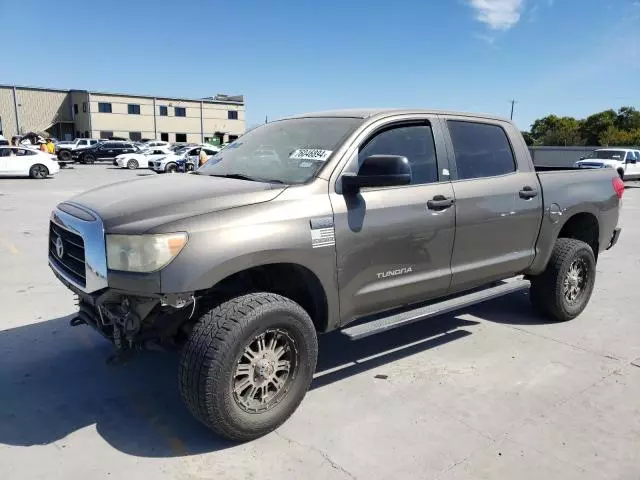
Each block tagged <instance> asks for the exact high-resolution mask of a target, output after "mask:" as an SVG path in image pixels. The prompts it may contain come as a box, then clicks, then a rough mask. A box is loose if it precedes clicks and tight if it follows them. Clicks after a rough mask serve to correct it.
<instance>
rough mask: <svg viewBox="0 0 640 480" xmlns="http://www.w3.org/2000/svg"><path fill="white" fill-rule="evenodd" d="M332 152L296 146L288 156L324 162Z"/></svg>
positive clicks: (295, 158)
mask: <svg viewBox="0 0 640 480" xmlns="http://www.w3.org/2000/svg"><path fill="white" fill-rule="evenodd" d="M332 153H333V151H332V150H322V149H320V148H298V149H297V150H294V151H293V152H292V153H291V155H289V158H291V159H293V160H317V161H320V162H325V161H326V160H327V158H329V156H330V155H331V154H332Z"/></svg>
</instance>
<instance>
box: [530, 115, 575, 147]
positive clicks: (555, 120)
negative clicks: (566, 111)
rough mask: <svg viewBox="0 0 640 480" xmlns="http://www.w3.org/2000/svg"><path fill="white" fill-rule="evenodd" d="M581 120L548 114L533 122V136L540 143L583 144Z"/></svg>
mask: <svg viewBox="0 0 640 480" xmlns="http://www.w3.org/2000/svg"><path fill="white" fill-rule="evenodd" d="M580 126H581V122H580V121H579V120H576V119H575V118H573V117H558V116H556V115H548V116H546V117H544V118H540V119H538V120H536V121H535V122H533V125H531V136H532V137H533V139H534V140H535V143H536V144H539V145H553V146H564V145H582V144H584V142H583V140H582V137H581V136H580Z"/></svg>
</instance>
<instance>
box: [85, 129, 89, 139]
mask: <svg viewBox="0 0 640 480" xmlns="http://www.w3.org/2000/svg"><path fill="white" fill-rule="evenodd" d="M84 138H89V130H85V131H84Z"/></svg>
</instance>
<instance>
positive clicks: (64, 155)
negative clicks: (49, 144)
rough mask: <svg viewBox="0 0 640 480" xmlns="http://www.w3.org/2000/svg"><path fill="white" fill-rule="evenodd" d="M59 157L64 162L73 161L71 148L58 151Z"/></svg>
mask: <svg viewBox="0 0 640 480" xmlns="http://www.w3.org/2000/svg"><path fill="white" fill-rule="evenodd" d="M58 158H59V159H60V160H62V161H63V162H69V161H71V152H70V151H69V150H61V151H59V152H58Z"/></svg>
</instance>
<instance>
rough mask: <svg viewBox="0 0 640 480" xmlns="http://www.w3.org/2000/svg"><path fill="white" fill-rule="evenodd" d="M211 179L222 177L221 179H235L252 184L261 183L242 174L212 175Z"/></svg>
mask: <svg viewBox="0 0 640 480" xmlns="http://www.w3.org/2000/svg"><path fill="white" fill-rule="evenodd" d="M210 176H211V177H221V178H235V179H236V180H248V181H250V182H259V181H260V180H256V179H255V178H251V177H249V176H248V175H242V174H241V173H224V174H220V173H218V174H215V173H213V174H211V175H210Z"/></svg>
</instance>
